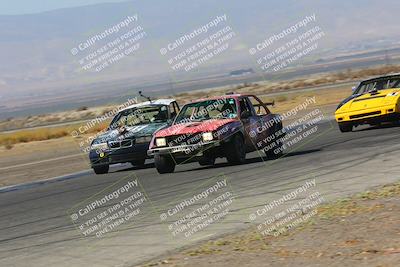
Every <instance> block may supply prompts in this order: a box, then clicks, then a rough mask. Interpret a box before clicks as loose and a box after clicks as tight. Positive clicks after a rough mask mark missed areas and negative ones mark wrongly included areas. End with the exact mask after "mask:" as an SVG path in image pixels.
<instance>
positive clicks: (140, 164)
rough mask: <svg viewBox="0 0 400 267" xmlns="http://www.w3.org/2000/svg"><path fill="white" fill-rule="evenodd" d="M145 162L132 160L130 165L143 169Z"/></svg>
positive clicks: (143, 160)
mask: <svg viewBox="0 0 400 267" xmlns="http://www.w3.org/2000/svg"><path fill="white" fill-rule="evenodd" d="M145 161H146V159H139V160H133V161H131V164H132V165H133V166H139V167H143V166H144V163H145Z"/></svg>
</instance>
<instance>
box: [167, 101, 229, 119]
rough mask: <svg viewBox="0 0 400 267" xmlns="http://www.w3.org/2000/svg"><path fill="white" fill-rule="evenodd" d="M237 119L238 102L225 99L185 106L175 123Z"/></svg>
mask: <svg viewBox="0 0 400 267" xmlns="http://www.w3.org/2000/svg"><path fill="white" fill-rule="evenodd" d="M236 117H237V108H236V102H235V99H233V98H223V99H214V100H206V101H201V102H195V103H190V104H187V105H185V106H184V107H183V108H182V110H181V112H180V113H179V115H178V117H177V118H176V121H175V123H182V122H185V121H188V122H189V121H203V120H210V119H228V118H236Z"/></svg>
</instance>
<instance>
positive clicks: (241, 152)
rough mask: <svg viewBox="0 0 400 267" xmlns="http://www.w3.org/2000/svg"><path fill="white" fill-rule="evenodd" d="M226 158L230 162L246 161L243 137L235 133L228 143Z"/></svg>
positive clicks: (239, 162) (240, 162)
mask: <svg viewBox="0 0 400 267" xmlns="http://www.w3.org/2000/svg"><path fill="white" fill-rule="evenodd" d="M225 151H226V159H227V160H228V162H229V163H230V164H243V163H245V162H246V148H245V145H244V141H243V138H242V137H241V136H240V135H238V134H237V135H235V136H234V137H233V139H232V141H231V142H229V143H227V145H226V150H225Z"/></svg>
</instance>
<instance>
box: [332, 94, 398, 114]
mask: <svg viewBox="0 0 400 267" xmlns="http://www.w3.org/2000/svg"><path fill="white" fill-rule="evenodd" d="M399 97H400V89H386V90H379V91H376V92H371V93H366V94H362V95H352V96H350V97H348V98H346V99H345V100H343V101H342V103H341V104H340V105H339V106H338V108H337V111H336V113H341V112H347V111H350V110H351V111H357V110H364V109H369V108H377V107H381V106H385V105H390V104H392V103H396V101H398V99H399Z"/></svg>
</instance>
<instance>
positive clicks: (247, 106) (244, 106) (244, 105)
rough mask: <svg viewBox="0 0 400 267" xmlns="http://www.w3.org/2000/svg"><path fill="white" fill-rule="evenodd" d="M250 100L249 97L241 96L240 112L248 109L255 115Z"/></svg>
mask: <svg viewBox="0 0 400 267" xmlns="http://www.w3.org/2000/svg"><path fill="white" fill-rule="evenodd" d="M248 101H249V100H248V99H247V98H241V99H240V100H239V105H240V113H241V114H242V113H243V112H244V111H248V112H250V114H251V115H253V110H252V108H251V104H250V103H249V102H248Z"/></svg>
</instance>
